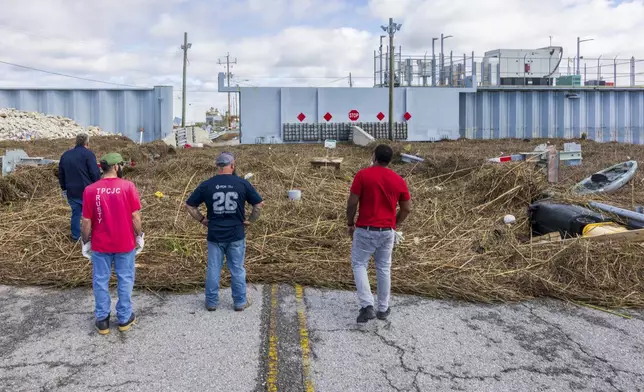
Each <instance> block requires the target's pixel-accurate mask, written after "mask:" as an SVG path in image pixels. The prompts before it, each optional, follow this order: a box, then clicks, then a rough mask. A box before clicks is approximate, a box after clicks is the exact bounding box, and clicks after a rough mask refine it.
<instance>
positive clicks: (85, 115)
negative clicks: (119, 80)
mask: <svg viewBox="0 0 644 392" xmlns="http://www.w3.org/2000/svg"><path fill="white" fill-rule="evenodd" d="M0 107H3V108H5V107H7V108H15V109H19V110H27V111H34V112H40V113H45V114H51V115H58V116H65V117H68V118H71V119H73V120H75V121H76V122H77V123H79V124H81V125H83V126H90V125H92V126H98V127H101V128H102V129H103V130H105V131H108V132H113V133H121V134H123V135H125V136H127V137H129V138H131V139H133V140H136V141H138V140H139V129H140V128H141V127H143V129H144V132H143V140H144V141H152V140H156V139H161V138H163V137H165V136H167V135H168V134H170V132H172V87H170V86H158V87H154V88H152V89H129V90H91V89H87V90H86V89H82V90H81V89H69V90H53V89H0Z"/></svg>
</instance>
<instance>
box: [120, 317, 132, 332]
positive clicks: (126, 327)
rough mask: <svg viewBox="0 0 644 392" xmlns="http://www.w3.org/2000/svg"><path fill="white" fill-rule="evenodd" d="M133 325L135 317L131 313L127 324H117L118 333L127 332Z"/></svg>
mask: <svg viewBox="0 0 644 392" xmlns="http://www.w3.org/2000/svg"><path fill="white" fill-rule="evenodd" d="M134 324H136V316H135V315H134V313H132V315H131V316H130V319H129V320H128V321H127V323H125V324H121V323H119V331H121V332H125V331H129V330H130V328H132V326H133V325H134Z"/></svg>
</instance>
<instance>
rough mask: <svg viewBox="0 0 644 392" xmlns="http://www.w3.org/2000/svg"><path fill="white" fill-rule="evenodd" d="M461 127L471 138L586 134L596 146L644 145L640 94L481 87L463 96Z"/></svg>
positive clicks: (642, 93) (643, 108)
mask: <svg viewBox="0 0 644 392" xmlns="http://www.w3.org/2000/svg"><path fill="white" fill-rule="evenodd" d="M570 93H574V95H573V96H570ZM575 96H576V97H575ZM460 127H461V129H460V134H461V136H462V137H466V138H470V139H499V138H555V137H559V138H578V137H580V136H581V134H582V133H586V134H587V136H588V138H589V139H593V140H597V141H603V142H608V141H618V142H625V143H635V144H644V90H599V89H597V90H585V89H576V90H509V91H500V90H493V89H490V90H486V89H481V88H479V90H478V91H477V92H476V93H463V94H461V97H460Z"/></svg>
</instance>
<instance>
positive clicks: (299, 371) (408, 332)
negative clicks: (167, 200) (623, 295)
mask: <svg viewBox="0 0 644 392" xmlns="http://www.w3.org/2000/svg"><path fill="white" fill-rule="evenodd" d="M249 292H250V294H251V295H252V298H253V306H251V307H250V308H249V309H247V310H246V311H245V312H242V313H235V312H233V311H232V308H231V307H232V303H231V299H230V291H229V290H224V291H223V292H222V294H221V307H220V309H218V310H217V311H215V312H206V311H205V310H204V309H203V294H202V293H201V292H198V293H195V294H186V295H173V294H165V293H162V294H156V293H150V292H137V293H136V297H135V299H134V300H135V311H136V312H137V315H138V316H139V318H140V321H139V324H137V325H136V326H135V328H134V329H133V330H131V331H129V332H128V333H125V334H121V333H119V332H118V330H117V329H116V328H115V327H112V332H111V334H110V335H108V336H99V335H97V334H96V333H95V332H94V330H93V320H92V314H91V310H92V305H93V299H92V296H91V291H90V290H86V289H77V290H65V291H58V290H49V289H40V288H15V287H6V286H0V317H1V319H2V321H3V327H2V330H1V331H2V332H1V333H0V391H12V392H13V391H87V390H97V391H155V392H156V391H265V390H268V391H307V392H308V391H324V392H327V391H328V392H330V391H343V392H345V391H361V392H362V391H451V390H459V391H546V390H548V391H577V390H579V391H644V313H643V312H629V314H630V315H631V316H632V318H631V319H626V318H622V317H619V316H616V315H612V314H609V313H605V312H601V311H597V310H592V309H588V308H581V307H577V306H574V305H570V304H565V303H562V302H557V301H533V302H529V303H523V304H516V305H495V306H485V305H474V304H465V303H459V302H449V301H432V300H424V299H418V298H415V297H405V296H401V297H394V298H393V301H392V314H391V316H390V320H389V321H386V322H383V321H379V320H373V321H370V322H369V323H368V324H367V325H365V326H357V325H356V323H355V317H356V315H357V313H356V299H355V295H354V294H353V293H350V292H338V291H327V290H317V289H309V288H306V289H304V293H302V290H301V288H299V287H292V286H287V285H282V286H252V287H251V288H250V289H249ZM113 306H114V304H113ZM113 322H114V321H113Z"/></svg>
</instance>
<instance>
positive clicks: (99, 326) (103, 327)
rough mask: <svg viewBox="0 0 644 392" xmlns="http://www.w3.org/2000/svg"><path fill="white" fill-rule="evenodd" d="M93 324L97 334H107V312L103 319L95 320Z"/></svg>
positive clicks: (108, 331)
mask: <svg viewBox="0 0 644 392" xmlns="http://www.w3.org/2000/svg"><path fill="white" fill-rule="evenodd" d="M94 325H95V326H96V330H97V331H98V333H99V334H101V335H107V334H108V333H110V315H109V314H108V315H107V317H105V318H104V319H103V320H96V323H95V324H94Z"/></svg>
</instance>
